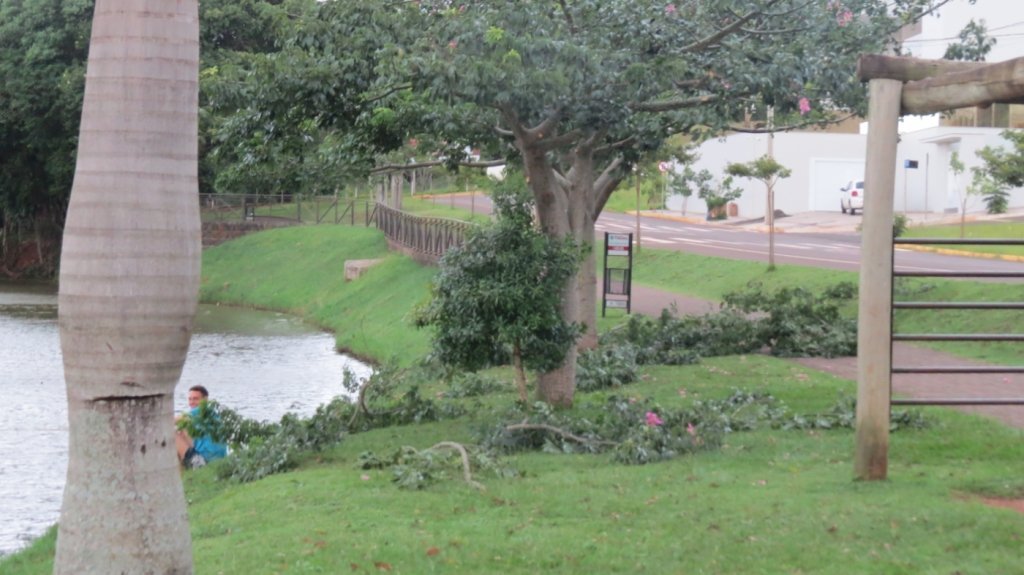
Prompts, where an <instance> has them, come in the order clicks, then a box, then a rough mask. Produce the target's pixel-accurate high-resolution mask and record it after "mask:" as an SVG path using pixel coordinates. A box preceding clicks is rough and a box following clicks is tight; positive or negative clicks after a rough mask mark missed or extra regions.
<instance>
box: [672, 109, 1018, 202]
mask: <svg viewBox="0 0 1024 575" xmlns="http://www.w3.org/2000/svg"><path fill="white" fill-rule="evenodd" d="M1002 131H1003V130H1002V129H1001V128H969V127H936V128H929V129H926V130H920V131H917V132H912V133H908V134H903V135H902V137H901V141H900V144H899V146H898V147H897V151H896V158H895V159H894V162H893V169H894V170H896V190H895V194H894V199H893V207H894V208H895V210H896V211H897V212H905V211H910V212H929V213H939V214H941V213H943V212H946V211H955V210H957V209H958V207H959V201H958V199H957V198H958V194H957V190H956V189H955V187H956V186H959V187H960V189H961V190H963V189H964V187H966V186H967V184H969V183H970V181H971V168H972V167H975V166H980V165H981V163H982V162H981V159H980V158H978V156H977V154H976V152H977V151H978V150H980V149H981V148H983V147H985V146H992V147H999V146H1007V143H1006V141H1005V140H1003V139H1002V137H1001V136H1000V133H1001V132H1002ZM767 145H768V144H767V136H766V135H763V134H734V135H732V136H729V137H727V138H724V139H721V140H713V141H710V142H705V143H704V144H703V145H702V146H701V147H700V148H699V154H700V157H699V159H698V160H697V162H696V164H695V165H694V169H695V170H698V171H699V170H701V169H707V170H709V171H710V172H711V173H712V174H714V175H715V177H716V178H719V179H721V178H722V176H723V175H724V173H725V166H726V165H727V164H728V163H730V162H749V161H751V160H754V159H756V158H758V157H760V156H763V155H764V154H765V153H766V152H767ZM866 146H867V138H866V136H863V135H859V134H830V133H815V132H800V133H782V134H776V135H775V141H774V144H773V148H774V154H775V159H776V160H777V161H778V162H779V163H780V164H782V165H783V166H786V167H787V168H789V169H790V170H792V175H791V176H790V177H789V178H786V179H784V180H781V181H780V182H779V183H778V184H777V185H776V187H775V206H776V209H780V210H782V211H784V212H786V213H787V214H795V213H801V212H808V211H839V188H840V187H842V186H843V185H844V184H845V183H846V182H847V181H848V180H851V179H862V178H863V174H864V158H865V153H866ZM953 151H958V153H959V155H960V161H961V162H963V163H964V166H965V170H964V173H963V174H961V175H960V177H959V179H958V181H952V178H951V176H950V169H949V160H950V156H951V155H952V153H953ZM907 160H914V161H916V162H917V168H915V169H911V168H906V167H904V166H905V165H906V164H905V162H906V161H907ZM677 169H678V168H677ZM734 184H736V185H737V186H739V187H741V188H742V189H743V190H744V192H743V195H742V196H741V197H740V198H739V199H738V200H737V201H736V204H737V205H738V207H739V218H740V219H751V218H759V217H764V215H765V189H764V184H762V183H761V182H759V181H756V180H744V179H739V178H736V179H735V180H734ZM868 193H870V191H869V192H868ZM682 205H683V201H682V197H681V196H674V197H670V198H668V201H667V207H668V209H669V210H670V211H673V212H677V213H680V212H681V209H682ZM1010 206H1011V207H1024V189H1016V190H1012V191H1011V194H1010ZM984 209H985V205H984V202H982V200H981V199H980V198H972V199H971V200H970V202H969V203H968V205H967V212H968V213H970V212H982V211H984ZM706 210H707V207H706V206H705V204H704V202H703V201H702V200H700V199H699V198H697V197H692V198H690V200H689V202H688V204H687V213H688V214H690V213H692V214H704V213H705V212H706Z"/></svg>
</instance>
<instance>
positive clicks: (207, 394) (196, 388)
mask: <svg viewBox="0 0 1024 575" xmlns="http://www.w3.org/2000/svg"><path fill="white" fill-rule="evenodd" d="M188 390H189V391H198V392H199V393H201V394H203V397H204V398H206V397H210V392H209V391H207V390H206V388H205V387H203V386H201V385H193V386H192V387H190V388H188Z"/></svg>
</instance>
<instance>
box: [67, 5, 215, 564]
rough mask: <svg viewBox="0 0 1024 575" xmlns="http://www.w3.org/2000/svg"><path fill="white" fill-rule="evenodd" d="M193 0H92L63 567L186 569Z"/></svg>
mask: <svg viewBox="0 0 1024 575" xmlns="http://www.w3.org/2000/svg"><path fill="white" fill-rule="evenodd" d="M198 70H199V16H198V3H197V2H196V1H194V0H120V1H118V0H98V1H97V3H96V8H95V13H94V17H93V29H92V38H91V43H90V48H89V62H88V70H87V74H86V91H85V98H84V103H83V108H82V123H81V130H80V137H79V148H78V160H77V166H76V171H75V179H74V185H73V188H72V193H71V200H70V205H69V208H68V217H67V225H66V228H65V232H64V246H63V257H62V261H61V268H60V295H59V320H60V336H61V350H62V352H63V358H64V373H65V381H66V384H67V393H68V420H69V431H70V441H69V453H68V458H69V461H68V475H67V484H66V487H65V491H64V501H63V506H62V508H61V516H60V523H59V529H58V533H57V551H56V558H55V562H54V573H59V574H72V573H74V574H88V573H176V574H181V573H191V572H192V551H191V540H190V536H189V529H188V517H187V510H186V506H185V498H184V492H183V490H182V485H181V477H180V472H179V469H178V460H177V455H176V452H175V444H174V423H173V415H174V414H173V404H174V401H173V394H174V387H175V385H176V384H177V382H178V379H179V376H180V375H181V370H182V367H183V365H184V360H185V354H186V352H187V350H188V345H189V339H190V333H191V327H192V319H193V317H194V314H195V309H196V303H197V299H198V287H199V256H200V249H201V246H200V231H199V204H198V199H197V198H198V183H197V182H198V180H197V165H198V164H197V161H198V160H197V158H198V151H197V125H198Z"/></svg>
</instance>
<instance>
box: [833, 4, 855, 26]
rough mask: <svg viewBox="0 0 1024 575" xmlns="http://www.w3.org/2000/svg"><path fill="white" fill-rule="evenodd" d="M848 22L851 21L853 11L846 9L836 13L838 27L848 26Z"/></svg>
mask: <svg viewBox="0 0 1024 575" xmlns="http://www.w3.org/2000/svg"><path fill="white" fill-rule="evenodd" d="M850 22H853V12H850V11H849V10H848V9H847V10H843V11H842V12H839V13H837V14H836V23H837V24H839V27H840V28H843V27H845V26H848V25H849V24H850Z"/></svg>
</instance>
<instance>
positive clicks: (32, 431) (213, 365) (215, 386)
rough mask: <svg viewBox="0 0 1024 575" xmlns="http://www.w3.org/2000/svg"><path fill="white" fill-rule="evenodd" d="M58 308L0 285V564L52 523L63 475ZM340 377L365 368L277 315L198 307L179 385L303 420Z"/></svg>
mask: <svg viewBox="0 0 1024 575" xmlns="http://www.w3.org/2000/svg"><path fill="white" fill-rule="evenodd" d="M56 317H57V298H56V295H55V293H54V292H53V288H52V287H50V286H49V285H46V284H20V283H19V284H10V283H3V282H0V393H2V395H3V397H4V398H5V402H4V403H5V406H4V408H3V409H0V429H3V430H4V433H3V434H0V518H2V521H0V554H2V553H7V552H11V551H13V550H15V549H17V548H19V547H21V546H22V545H24V544H25V542H27V541H29V540H30V539H31V538H33V537H36V536H38V535H40V534H41V533H42V532H43V531H44V530H45V529H46V528H47V527H48V526H49V525H51V524H52V523H54V522H55V521H56V520H57V516H58V514H59V511H60V500H61V495H62V491H63V485H64V476H65V472H66V468H67V406H66V396H65V391H64V381H63V368H62V365H61V360H60V338H59V333H58V330H57V321H56ZM345 369H350V370H352V371H354V372H355V373H356V374H357V375H358V376H359V377H365V376H366V375H368V373H369V368H368V367H366V366H365V365H363V364H361V363H359V362H356V361H354V360H352V359H350V358H348V357H345V356H343V355H340V354H338V353H335V351H334V337H333V336H331V335H330V334H327V333H324V332H322V331H319V330H317V329H315V328H313V327H311V326H309V325H307V324H304V323H302V322H301V321H299V320H298V319H296V318H294V317H291V316H287V315H284V314H279V313H274V312H259V311H251V310H239V309H236V308H228V307H217V306H200V310H199V313H198V315H197V318H196V325H195V330H194V335H193V337H192V344H191V346H190V349H189V355H188V359H187V360H186V363H185V370H184V372H183V373H182V378H181V382H180V383H179V384H178V387H177V389H176V391H175V406H176V410H177V411H183V410H184V409H186V401H185V396H186V392H187V390H188V388H189V387H190V386H192V385H195V384H202V385H205V386H206V387H207V388H209V390H210V393H211V396H212V397H213V398H214V399H216V400H218V401H220V402H221V403H223V404H225V405H227V406H229V407H231V408H233V409H235V410H237V411H238V412H239V413H241V414H242V415H245V416H247V417H253V418H256V419H263V420H275V421H276V420H277V419H279V418H280V417H281V415H283V414H284V413H285V412H288V411H291V412H295V413H300V414H303V415H308V414H310V413H312V412H313V411H314V410H315V409H316V406H317V405H320V404H321V403H324V402H326V401H329V400H330V399H331V398H333V397H335V396H337V395H342V394H344V388H343V387H342V377H343V373H344V370H345Z"/></svg>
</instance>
